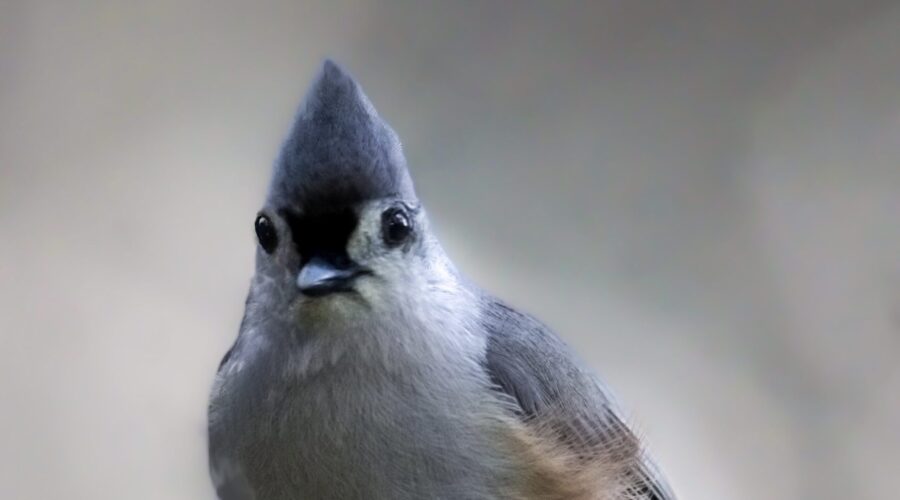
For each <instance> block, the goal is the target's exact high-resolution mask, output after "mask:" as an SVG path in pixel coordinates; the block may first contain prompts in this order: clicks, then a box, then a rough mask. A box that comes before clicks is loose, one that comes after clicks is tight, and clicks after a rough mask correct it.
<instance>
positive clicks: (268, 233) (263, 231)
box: [255, 215, 278, 253]
mask: <svg viewBox="0 0 900 500" xmlns="http://www.w3.org/2000/svg"><path fill="white" fill-rule="evenodd" d="M255 226H256V239H258V240H259V246H261V247H262V248H263V250H265V251H266V253H272V252H273V251H274V250H275V247H277V246H278V233H277V232H276V231H275V224H273V223H272V220H271V219H269V218H268V217H267V216H265V215H259V216H258V217H256V223H255Z"/></svg>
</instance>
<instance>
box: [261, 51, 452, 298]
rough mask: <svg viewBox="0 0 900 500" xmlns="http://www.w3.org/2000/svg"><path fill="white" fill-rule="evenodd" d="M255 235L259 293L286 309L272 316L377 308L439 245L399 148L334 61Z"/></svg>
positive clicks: (279, 170)
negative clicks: (290, 313)
mask: <svg viewBox="0 0 900 500" xmlns="http://www.w3.org/2000/svg"><path fill="white" fill-rule="evenodd" d="M255 230H256V235H257V240H258V250H257V270H256V278H255V280H254V287H257V288H261V289H265V293H264V295H265V297H266V299H265V301H266V302H267V304H266V305H267V306H268V307H276V308H280V309H282V310H281V311H273V312H288V310H290V311H291V312H292V314H296V313H298V311H299V313H300V314H310V313H311V312H313V311H317V312H316V314H319V315H321V314H332V315H333V314H334V313H335V312H336V309H337V310H352V309H359V308H372V307H373V306H375V305H377V304H379V303H384V302H386V301H390V300H391V299H392V298H395V297H397V296H398V295H400V294H402V293H403V292H404V290H407V289H408V288H409V287H410V285H411V281H414V280H416V279H418V278H417V277H420V276H422V275H423V274H424V271H425V270H426V269H428V268H429V266H430V264H429V261H430V260H431V257H430V256H429V253H430V252H429V248H430V247H431V246H433V245H436V244H435V243H434V242H433V240H432V239H431V238H430V236H429V233H428V229H427V220H426V217H425V214H424V211H423V210H422V208H421V206H420V204H419V201H418V199H417V197H416V194H415V191H414V190H413V184H412V180H411V179H410V176H409V172H408V170H407V168H406V160H405V159H404V156H403V152H402V150H401V146H400V141H399V140H398V139H397V135H396V134H395V133H394V131H393V130H392V129H391V128H390V127H389V126H388V125H387V123H385V122H384V121H383V120H382V119H381V118H380V117H379V116H378V114H377V113H376V111H375V109H374V108H373V107H372V104H371V103H370V102H369V100H368V98H367V97H366V96H365V94H363V92H362V90H361V89H360V87H359V85H358V84H357V83H356V82H355V81H354V80H353V79H352V78H351V77H350V76H349V75H348V74H347V73H345V72H344V71H343V70H342V69H341V68H340V67H338V66H337V65H336V64H335V63H333V62H331V61H326V62H325V64H324V66H323V68H322V70H321V73H320V75H319V76H318V77H317V79H316V80H315V82H314V83H313V85H312V87H311V88H310V90H309V92H308V94H307V97H306V100H305V102H304V103H303V105H302V106H301V108H300V111H299V113H298V115H297V119H296V122H295V124H294V125H293V128H292V130H291V132H290V134H289V136H288V138H287V140H286V141H285V144H284V148H283V150H282V152H281V155H280V157H279V158H278V160H277V162H276V164H275V168H274V173H273V177H272V181H271V184H270V186H269V193H268V197H267V199H266V203H265V205H264V207H263V208H262V209H261V210H260V211H259V213H258V215H257V217H256V220H255ZM260 291H262V290H260ZM251 296H252V294H251Z"/></svg>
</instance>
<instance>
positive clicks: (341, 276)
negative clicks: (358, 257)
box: [297, 257, 366, 297]
mask: <svg viewBox="0 0 900 500" xmlns="http://www.w3.org/2000/svg"><path fill="white" fill-rule="evenodd" d="M365 273H366V271H365V269H363V268H361V267H359V266H357V265H351V266H348V267H337V266H335V265H334V264H332V263H330V262H328V261H327V260H325V259H322V258H319V257H315V258H312V259H310V260H309V262H307V263H306V264H304V266H303V268H301V269H300V274H298V275H297V287H298V288H300V291H301V292H302V293H303V294H304V295H308V296H310V297H320V296H322V295H327V294H329V293H334V292H348V291H350V290H352V282H353V280H354V278H356V277H357V276H359V275H361V274H365Z"/></svg>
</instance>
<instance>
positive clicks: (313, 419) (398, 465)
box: [210, 351, 523, 500]
mask: <svg viewBox="0 0 900 500" xmlns="http://www.w3.org/2000/svg"><path fill="white" fill-rule="evenodd" d="M392 361H393V365H392V366H385V365H383V364H379V365H378V366H372V364H371V360H370V359H365V360H364V359H359V358H358V357H356V356H354V355H352V353H351V354H349V355H347V356H345V357H343V358H341V359H340V361H339V362H337V363H336V364H334V365H331V366H328V367H326V368H324V369H321V370H320V371H318V372H316V373H315V374H312V375H309V376H305V377H290V376H285V374H284V373H283V370H281V369H279V367H283V366H285V365H286V364H287V363H288V360H287V358H285V357H284V356H283V353H279V352H277V351H262V352H258V353H256V354H254V355H246V354H242V353H234V354H233V355H232V359H231V360H229V362H228V363H226V364H225V365H224V366H223V367H222V371H221V373H220V376H219V377H218V380H217V383H216V387H215V389H214V391H213V398H212V401H211V404H210V465H211V471H212V475H213V479H214V482H216V486H217V489H219V490H220V492H224V493H226V494H229V492H232V491H234V492H239V493H240V492H246V491H247V490H249V491H252V493H253V494H254V496H253V497H251V498H254V499H256V500H281V499H288V498H290V499H296V498H316V499H320V498H321V499H329V498H335V499H355V498H359V499H363V498H366V499H373V498H385V499H398V500H401V499H405V498H409V499H413V498H415V499H419V498H447V499H451V498H452V499H473V500H474V499H485V500H486V499H495V498H503V497H504V495H502V492H504V491H509V489H510V488H511V487H512V486H513V485H514V484H516V483H517V482H519V481H520V480H521V475H522V473H523V472H522V467H521V465H520V464H518V463H517V462H516V459H515V457H514V456H511V454H510V453H509V447H508V445H507V441H508V440H509V433H510V432H511V430H510V428H509V422H510V420H509V418H508V415H507V412H506V410H505V408H503V406H502V404H501V403H500V402H499V401H498V400H497V399H496V397H495V396H494V393H493V392H492V391H491V390H490V389H489V381H488V380H487V377H486V375H485V374H484V373H483V371H482V370H481V369H480V367H479V365H478V363H477V361H476V360H471V361H469V360H460V361H459V362H457V363H445V362H444V363H433V362H431V361H435V360H428V359H423V358H422V356H421V355H419V356H417V357H415V358H410V359H407V360H405V361H403V362H398V359H397V358H396V357H395V358H393V360H392ZM437 366H440V368H438V367H437ZM239 493H238V494H239ZM220 496H221V497H222V498H223V499H225V500H231V497H228V496H222V493H220ZM233 498H245V497H244V496H234V497H233Z"/></svg>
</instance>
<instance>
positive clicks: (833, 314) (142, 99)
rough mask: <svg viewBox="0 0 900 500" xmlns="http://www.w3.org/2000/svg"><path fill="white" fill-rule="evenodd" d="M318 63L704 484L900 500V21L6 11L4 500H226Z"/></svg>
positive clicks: (683, 480) (550, 9)
mask: <svg viewBox="0 0 900 500" xmlns="http://www.w3.org/2000/svg"><path fill="white" fill-rule="evenodd" d="M325 56H331V57H334V58H336V59H337V60H338V61H340V62H341V63H343V64H344V65H345V66H346V67H347V68H348V69H349V70H350V71H351V72H352V73H353V74H354V75H355V76H356V77H357V79H358V80H359V81H360V82H361V83H362V85H363V86H364V88H365V89H366V91H367V93H368V94H369V96H370V97H371V99H372V100H373V102H374V103H375V106H376V107H377V108H378V109H379V110H380V112H381V114H382V115H383V116H385V117H386V118H387V119H388V120H389V121H390V122H391V123H392V124H393V125H394V127H395V128H396V129H397V131H398V132H399V134H400V136H401V138H402V139H403V140H404V144H405V148H406V152H407V155H408V158H409V163H410V165H411V168H412V170H413V175H414V178H415V181H416V184H417V187H418V190H419V192H420V195H421V197H422V199H424V200H425V202H426V203H427V206H428V207H429V209H430V213H431V215H432V218H433V219H434V221H435V223H436V225H437V227H438V230H439V233H440V235H441V237H442V239H443V241H444V242H445V244H446V246H447V247H448V249H449V251H450V253H451V256H453V257H454V258H455V259H456V260H457V261H458V263H459V264H460V267H461V268H462V269H463V270H464V271H465V272H466V273H467V274H468V275H470V276H471V277H473V278H475V279H476V280H477V281H479V282H481V283H482V284H484V285H485V286H486V287H487V288H489V289H491V290H493V291H495V292H497V293H498V294H500V295H502V296H504V297H506V298H508V299H509V300H510V301H511V302H513V303H514V304H516V305H518V306H521V307H523V308H525V309H527V310H530V311H532V312H534V313H535V314H536V315H537V316H539V317H540V318H542V319H543V320H544V321H545V322H547V323H549V324H550V325H551V326H553V327H554V328H556V329H557V330H558V331H559V332H561V334H562V335H563V336H564V337H565V338H566V339H567V340H568V341H569V342H570V343H571V344H573V345H574V346H575V347H576V349H577V350H578V351H579V353H580V354H581V355H582V356H583V357H584V358H586V359H587V360H588V361H589V362H590V363H591V364H592V365H593V366H595V367H596V368H597V369H598V370H599V371H600V372H601V373H602V374H603V375H604V377H605V378H606V379H607V380H608V381H609V383H610V384H611V385H612V386H613V387H614V388H615V389H616V391H617V393H618V394H619V396H620V398H621V399H622V401H623V402H624V403H625V405H626V406H627V407H628V408H629V409H630V413H631V415H632V417H633V420H634V421H635V422H636V423H637V424H638V426H639V428H640V429H641V430H642V433H643V434H644V435H645V436H646V439H647V441H648V442H649V444H650V446H651V449H652V450H653V451H654V452H655V454H656V455H657V457H658V458H659V461H660V462H661V464H662V466H663V468H664V469H665V471H666V472H667V474H668V476H669V478H670V480H671V482H672V484H673V486H674V487H675V489H676V490H677V491H678V492H679V494H680V496H681V497H682V498H684V499H686V500H687V499H691V500H722V499H734V500H759V499H776V500H777V499H794V498H817V499H847V498H855V499H876V498H893V497H895V496H896V495H897V491H898V488H900V428H898V424H900V363H898V362H897V360H898V356H900V4H898V3H897V2H895V1H845V2H836V1H812V0H798V1H794V2H776V1H761V2H750V1H747V2H719V1H688V2H674V3H673V2H640V1H639V2H626V1H602V2H583V3H568V2H562V3H559V2H516V3H509V2H502V3H501V2H484V3H474V2H462V3H460V2H412V1H410V2H387V3H373V2H332V1H328V2H325V1H323V2H317V3H309V2H295V1H283V2H274V3H272V2H269V3H267V2H216V3H212V2H209V3H207V2H198V1H184V0H179V1H160V2H93V1H87V2H34V3H32V2H25V1H17V0H12V1H10V0H6V1H4V2H3V3H2V4H0V234H2V238H0V336H2V337H0V345H2V347H0V352H2V362H0V405H2V411H0V429H2V432H0V498H4V499H47V498H66V499H70V500H76V499H92V500H93V499H99V498H121V499H134V500H143V499H147V500H158V499H211V498H212V497H213V494H212V490H211V488H210V486H209V481H208V479H207V472H206V456H205V453H206V451H205V446H206V444H205V406H206V397H207V391H208V388H209V385H210V382H211V380H212V377H213V374H214V372H215V369H216V366H217V363H218V361H219V359H220V357H221V355H222V354H223V353H224V352H225V350H226V349H227V348H228V346H229V345H230V343H231V342H232V340H233V338H234V336H235V334H236V332H237V328H238V323H239V320H240V317H241V313H242V307H243V299H244V294H245V292H246V287H247V285H248V280H249V277H250V275H251V272H252V256H253V252H254V245H255V242H254V236H253V231H252V222H253V217H254V214H255V211H256V209H257V208H258V207H259V205H260V203H261V202H262V199H263V194H264V190H265V187H266V182H267V178H268V174H269V170H270V166H271V163H272V160H273V159H274V157H275V155H276V152H277V150H278V148H279V144H280V142H281V140H282V139H283V137H284V134H285V133H286V131H287V127H288V125H289V124H290V122H291V119H292V115H293V113H294V111H295V109H296V106H297V105H298V103H299V101H300V98H301V96H302V95H303V93H304V91H305V88H306V86H307V84H308V83H309V81H310V79H311V77H312V76H313V75H314V74H315V73H316V71H317V70H318V67H319V65H320V63H321V60H322V59H323V57H325Z"/></svg>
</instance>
